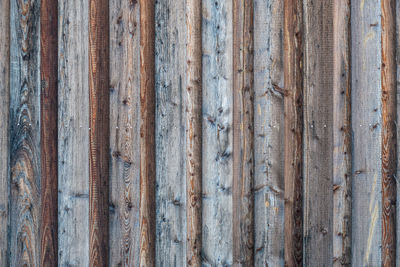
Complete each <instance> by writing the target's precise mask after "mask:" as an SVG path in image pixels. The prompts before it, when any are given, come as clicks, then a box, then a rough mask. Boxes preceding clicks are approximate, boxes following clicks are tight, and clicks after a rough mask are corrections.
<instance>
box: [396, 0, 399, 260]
mask: <svg viewBox="0 0 400 267" xmlns="http://www.w3.org/2000/svg"><path fill="white" fill-rule="evenodd" d="M395 8H396V14H400V1H396V7H395ZM395 20H396V46H395V49H396V65H397V66H398V65H400V53H399V51H400V38H399V36H400V16H396V17H395ZM396 100H397V103H400V68H396ZM397 118H400V108H397ZM397 121H398V119H397V120H396V122H397ZM396 136H397V137H396V138H397V144H399V143H400V125H399V123H397V124H396ZM399 153H400V149H399V148H398V147H397V166H400V155H399ZM396 177H397V178H398V177H400V169H399V168H397V171H396ZM396 185H397V188H396V189H397V200H396V220H397V221H396V235H397V237H396V255H400V238H398V236H400V223H399V222H400V203H399V201H400V183H398V182H397V179H396Z"/></svg>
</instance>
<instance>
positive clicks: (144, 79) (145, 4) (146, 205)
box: [139, 0, 156, 266]
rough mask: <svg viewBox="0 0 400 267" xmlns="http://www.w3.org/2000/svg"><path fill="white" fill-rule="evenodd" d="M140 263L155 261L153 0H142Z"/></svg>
mask: <svg viewBox="0 0 400 267" xmlns="http://www.w3.org/2000/svg"><path fill="white" fill-rule="evenodd" d="M139 3H140V104H141V105H140V112H141V114H140V266H154V265H155V233H156V228H155V210H156V208H155V175H156V170H155V168H156V166H155V136H154V135H155V101H154V100H155V90H154V88H155V84H154V70H155V64H154V49H155V47H154V38H155V28H154V27H155V25H154V23H155V22H154V0H140V2H139Z"/></svg>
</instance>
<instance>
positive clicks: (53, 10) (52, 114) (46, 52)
mask: <svg viewBox="0 0 400 267" xmlns="http://www.w3.org/2000/svg"><path fill="white" fill-rule="evenodd" d="M57 27H58V1H57V0H41V3H40V86H41V93H40V125H41V127H40V144H41V146H40V149H41V150H40V155H41V175H42V177H41V187H42V188H41V215H40V218H41V223H40V237H41V255H40V265H41V266H56V265H57V264H58V256H57V254H58V246H57V244H58V240H57V239H58V237H57V230H58V229H57V227H58V225H57V224H58V219H57V209H58V196H57V194H58V193H57V190H58V175H57V163H58V161H57V140H58V139H57V138H58V133H57V131H58V129H57V120H58V115H57V114H58V113H57V112H58V106H57V103H58V99H57V94H58V87H57V81H58V75H57V72H58V68H57V66H58V59H57V52H58V35H57V30H58V28H57Z"/></svg>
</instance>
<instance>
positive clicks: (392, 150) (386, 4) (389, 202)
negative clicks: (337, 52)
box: [381, 0, 397, 266]
mask: <svg viewBox="0 0 400 267" xmlns="http://www.w3.org/2000/svg"><path fill="white" fill-rule="evenodd" d="M381 8H382V16H381V23H382V35H381V42H382V58H381V59H382V69H381V79H382V95H381V99H382V148H381V153H382V266H395V265H396V193H397V192H396V180H395V177H396V171H397V140H396V138H397V135H396V119H397V118H396V116H397V114H396V113H397V106H396V103H397V101H396V90H397V88H396V74H397V69H396V68H397V65H396V50H395V46H396V43H395V42H396V21H395V18H396V2H395V1H393V0H382V1H381Z"/></svg>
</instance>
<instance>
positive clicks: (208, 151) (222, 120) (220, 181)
mask: <svg viewBox="0 0 400 267" xmlns="http://www.w3.org/2000/svg"><path fill="white" fill-rule="evenodd" d="M232 11H233V10H232V1H224V0H217V1H215V0H213V1H211V0H205V1H203V11H202V15H203V30H202V32H203V33H202V34H203V181H202V185H203V202H202V205H203V208H202V211H203V214H202V224H203V229H202V233H203V234H202V243H203V250H202V257H203V263H202V264H203V266H227V265H228V266H231V265H232V264H233V258H232V247H233V244H232V222H233V221H232V171H233V166H232V163H233V161H232V149H233V148H232V147H233V144H232V138H233V136H232V109H233V98H232V97H233V91H232V71H233V65H232V48H233V46H232V45H233V44H232Z"/></svg>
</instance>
